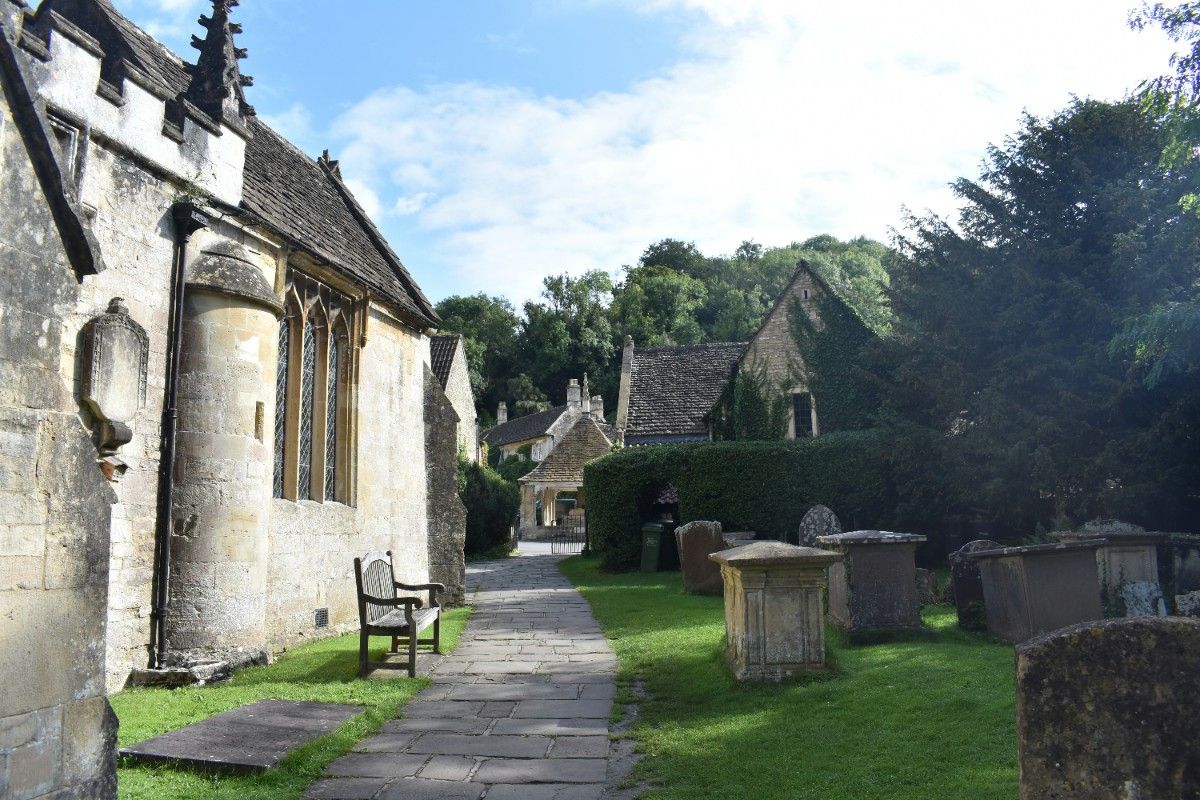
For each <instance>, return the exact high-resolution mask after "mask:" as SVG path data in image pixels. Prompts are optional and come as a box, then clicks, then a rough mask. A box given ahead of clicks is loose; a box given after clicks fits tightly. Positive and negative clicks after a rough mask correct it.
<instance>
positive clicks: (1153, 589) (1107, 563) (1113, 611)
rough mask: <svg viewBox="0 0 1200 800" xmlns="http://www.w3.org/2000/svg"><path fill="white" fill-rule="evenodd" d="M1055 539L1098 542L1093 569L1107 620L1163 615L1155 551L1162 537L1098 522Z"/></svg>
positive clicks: (1115, 523) (1120, 524)
mask: <svg viewBox="0 0 1200 800" xmlns="http://www.w3.org/2000/svg"><path fill="white" fill-rule="evenodd" d="M1054 535H1055V537H1056V538H1057V539H1058V540H1059V541H1060V542H1093V541H1099V542H1101V544H1100V549H1099V550H1097V551H1096V568H1097V569H1098V570H1099V576H1100V596H1101V602H1102V603H1103V605H1104V615H1105V616H1106V617H1144V616H1152V615H1158V616H1164V615H1166V613H1167V608H1166V604H1165V603H1164V602H1163V593H1162V588H1161V587H1160V585H1159V578H1158V547H1159V545H1161V544H1162V543H1163V542H1165V541H1166V539H1167V535H1166V534H1165V533H1148V532H1147V531H1146V530H1145V529H1143V528H1139V527H1138V526H1136V525H1130V524H1129V523H1126V522H1118V521H1116V520H1103V521H1100V520H1097V521H1093V522H1089V523H1087V524H1086V525H1084V526H1083V529H1082V530H1078V531H1059V532H1058V533H1056V534H1054Z"/></svg>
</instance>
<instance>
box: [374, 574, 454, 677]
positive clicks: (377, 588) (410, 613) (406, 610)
mask: <svg viewBox="0 0 1200 800" xmlns="http://www.w3.org/2000/svg"><path fill="white" fill-rule="evenodd" d="M354 582H355V584H356V585H357V587H358V619H359V623H360V624H361V625H362V630H361V632H360V634H359V641H358V674H359V675H360V676H361V677H364V678H365V677H366V676H367V673H368V672H369V671H370V670H371V669H406V668H407V669H408V675H409V677H412V678H415V677H416V675H417V645H419V644H431V645H433V652H435V653H441V652H442V620H441V613H442V609H441V606H439V605H438V600H437V596H438V593H440V592H444V591H446V587H445V586H443V585H442V584H440V583H422V584H417V585H415V586H410V585H408V584H406V583H400V582H399V581H397V580H396V574H395V572H393V571H392V551H391V550H389V551H387V552H386V553H379V552H373V553H367V554H366V555H365V556H363V557H362V558H356V559H354ZM397 590H403V591H406V592H421V591H426V590H428V592H429V606H428V607H425V604H424V603H422V602H421V600H420V598H417V597H399V596H397V594H396V591H397ZM431 625H432V626H433V638H432V639H421V638H419V637H420V634H421V631H423V630H425V629H426V628H428V627H429V626H431ZM372 636H388V637H391V640H392V649H391V651H390V652H392V653H399V652H400V644H401V640H402V639H403V640H404V644H405V645H406V646H407V647H408V664H407V665H405V664H403V662H399V661H368V660H367V648H368V646H369V640H370V637H372Z"/></svg>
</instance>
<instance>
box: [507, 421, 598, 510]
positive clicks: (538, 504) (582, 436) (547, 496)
mask: <svg viewBox="0 0 1200 800" xmlns="http://www.w3.org/2000/svg"><path fill="white" fill-rule="evenodd" d="M607 427H608V426H604V428H602V427H601V425H600V424H599V423H598V422H597V421H596V419H595V418H594V417H593V416H591V415H588V414H584V415H583V416H581V417H579V418H578V419H576V420H575V424H574V425H572V426H571V429H570V430H568V431H567V432H566V434H564V435H563V437H562V439H561V440H560V441H559V443H558V445H557V446H556V447H555V448H554V449H553V450H552V451H550V455H548V456H546V458H545V460H543V461H542V462H541V463H540V464H538V465H537V467H535V468H534V469H533V471H532V472H530V473H529V474H527V475H525V476H524V477H522V478H521V479H520V480H519V481H518V483H519V484H520V487H521V528H522V529H529V528H533V527H536V526H537V525H539V524H540V525H543V526H545V525H554V524H557V522H558V520H557V519H556V517H555V512H556V509H557V503H556V500H557V499H558V495H559V494H560V493H562V492H574V493H575V508H574V509H573V511H572V513H575V514H576V515H579V514H580V513H582V511H583V509H584V506H585V498H584V496H583V467H584V465H585V464H587V462H589V461H591V460H592V459H595V458H599V457H600V456H603V455H605V454H607V453H609V452H611V451H612V448H613V441H612V439H610V438H609V436H608V434H607V433H606V432H605V428H607ZM609 430H611V428H610V429H609ZM539 508H540V509H541V519H540V520H539V519H538V509H539ZM581 521H582V519H581Z"/></svg>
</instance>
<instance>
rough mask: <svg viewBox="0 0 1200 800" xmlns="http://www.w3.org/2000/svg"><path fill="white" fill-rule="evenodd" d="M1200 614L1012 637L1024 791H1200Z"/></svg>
mask: <svg viewBox="0 0 1200 800" xmlns="http://www.w3.org/2000/svg"><path fill="white" fill-rule="evenodd" d="M1197 664H1200V620H1193V619H1182V618H1179V617H1140V618H1136V619H1113V620H1105V621H1103V622H1094V623H1084V624H1081V625H1075V626H1072V627H1069V628H1064V629H1062V630H1058V631H1054V632H1053V633H1049V634H1046V635H1044V636H1040V637H1037V638H1035V639H1031V640H1029V641H1028V642H1025V643H1024V644H1021V645H1018V646H1017V746H1018V755H1019V759H1020V767H1021V800H1052V799H1053V800H1160V798H1162V799H1163V800H1165V798H1181V799H1182V798H1196V797H1200V758H1198V757H1197V754H1196V752H1197V751H1196V731H1197V728H1196V720H1198V719H1200V678H1198V677H1197V671H1196V665H1197Z"/></svg>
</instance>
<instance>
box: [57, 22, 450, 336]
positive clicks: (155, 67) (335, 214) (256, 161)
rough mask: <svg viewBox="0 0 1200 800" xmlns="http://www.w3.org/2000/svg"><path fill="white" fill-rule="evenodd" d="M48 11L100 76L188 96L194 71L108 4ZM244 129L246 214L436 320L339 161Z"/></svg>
mask: <svg viewBox="0 0 1200 800" xmlns="http://www.w3.org/2000/svg"><path fill="white" fill-rule="evenodd" d="M47 11H55V12H57V13H59V14H61V15H62V16H63V17H65V18H66V19H67V20H69V21H70V22H72V23H74V24H75V25H76V26H77V27H79V28H80V29H82V30H83V31H84V32H85V33H87V34H89V35H91V36H92V37H93V38H95V39H96V41H97V42H98V43H99V45H100V47H101V49H103V51H104V57H103V59H102V61H101V64H102V68H101V74H102V76H103V77H104V78H105V79H106V80H108V81H109V82H112V83H115V82H117V81H118V80H119V78H120V76H121V75H122V74H123V73H130V75H131V77H136V78H137V79H138V83H149V84H151V86H150V87H147V88H152V89H154V90H157V92H156V93H159V94H161V95H162V96H163V97H164V98H165V99H168V100H170V99H172V98H181V97H182V98H186V96H187V94H188V91H189V87H190V86H191V83H192V72H193V71H194V66H193V65H191V64H187V63H185V62H184V61H183V59H181V58H180V57H179V56H178V55H176V54H175V53H172V52H171V51H170V50H169V49H167V47H166V46H165V45H163V44H161V43H160V42H158V41H157V40H155V39H154V38H153V37H152V36H150V34H148V33H146V32H145V31H143V30H142V29H140V28H138V27H137V26H136V25H134V24H133V23H132V22H130V21H129V20H128V19H126V18H125V17H124V16H122V15H121V14H120V13H119V12H118V11H117V10H116V9H115V8H114V7H113V6H112V4H111V3H110V2H109V0H45V2H43V4H42V6H41V7H40V8H39V9H38V15H39V17H41V15H42V14H43V13H46V12H47ZM129 68H132V72H131V70H130V69H129ZM139 73H140V74H139ZM198 113H199V112H198ZM247 131H248V133H249V134H250V135H251V138H250V141H249V142H248V144H247V146H246V168H245V176H244V184H243V187H242V195H243V197H242V207H243V209H244V210H245V211H247V212H249V213H250V214H251V215H252V216H253V217H255V218H256V219H257V220H259V221H261V222H262V223H263V224H265V225H266V226H267V227H268V228H271V229H273V230H274V231H275V232H277V233H279V234H281V235H282V236H284V237H285V238H286V239H288V240H290V241H291V242H292V243H293V244H295V245H296V246H298V247H299V248H300V249H302V250H305V251H308V252H309V253H311V254H312V255H314V256H316V257H317V258H318V259H320V260H321V261H324V262H326V263H328V264H329V265H330V266H331V267H333V268H334V269H335V270H337V271H338V272H341V273H343V274H344V275H346V276H347V277H348V278H350V279H352V280H354V281H355V282H356V283H359V284H361V285H362V286H364V287H365V288H367V289H369V290H371V291H372V292H373V293H374V294H375V295H376V296H378V297H380V298H382V299H385V300H388V301H391V302H392V303H394V304H396V305H397V306H399V307H400V309H401V310H402V311H405V312H408V313H409V314H411V315H413V316H414V317H416V318H417V320H418V321H419V322H421V323H424V324H429V325H436V324H437V323H438V322H440V320H439V318H438V315H437V312H436V311H434V309H433V305H432V304H431V303H430V302H429V299H428V298H427V297H425V295H424V293H422V291H421V289H420V287H419V286H417V283H416V281H414V280H413V278H412V275H410V274H409V272H408V270H407V269H406V268H405V266H404V264H403V263H401V261H400V259H399V257H397V256H396V254H395V252H394V251H393V250H392V249H391V247H390V246H389V245H388V243H387V241H386V240H385V239H384V238H383V236H382V234H380V233H379V230H378V229H377V228H376V227H375V225H374V223H372V222H371V220H370V218H369V217H368V216H367V214H366V212H364V211H363V209H362V207H361V206H360V205H359V204H358V202H357V201H356V200H355V199H354V196H353V194H351V193H350V190H349V189H347V188H346V185H345V184H344V183H343V182H342V180H341V176H340V173H339V171H338V169H337V162H333V161H329V160H328V159H322V160H320V161H317V160H315V159H313V158H310V157H309V156H308V155H306V154H305V153H304V152H303V151H301V150H300V149H299V148H297V147H296V146H295V145H293V144H291V143H290V142H289V141H287V140H286V139H285V138H284V137H282V136H280V135H279V134H278V133H276V132H275V131H273V130H272V129H271V128H270V127H268V126H267V125H266V123H264V122H262V121H261V120H260V119H258V118H257V117H250V118H249V119H248V120H247Z"/></svg>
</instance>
